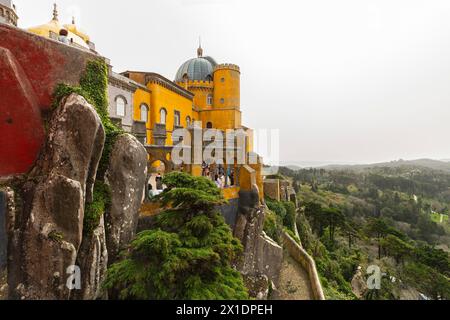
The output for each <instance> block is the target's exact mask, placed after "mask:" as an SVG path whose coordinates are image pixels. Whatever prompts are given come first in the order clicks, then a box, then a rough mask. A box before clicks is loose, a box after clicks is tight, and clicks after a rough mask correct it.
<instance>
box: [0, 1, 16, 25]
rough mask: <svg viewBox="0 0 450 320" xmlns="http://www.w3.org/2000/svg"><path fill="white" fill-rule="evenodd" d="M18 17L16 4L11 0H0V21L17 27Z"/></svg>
mask: <svg viewBox="0 0 450 320" xmlns="http://www.w3.org/2000/svg"><path fill="white" fill-rule="evenodd" d="M18 19H19V17H18V16H17V13H16V6H15V5H14V4H13V3H12V1H11V0H0V23H6V24H10V25H13V26H16V27H17V20H18Z"/></svg>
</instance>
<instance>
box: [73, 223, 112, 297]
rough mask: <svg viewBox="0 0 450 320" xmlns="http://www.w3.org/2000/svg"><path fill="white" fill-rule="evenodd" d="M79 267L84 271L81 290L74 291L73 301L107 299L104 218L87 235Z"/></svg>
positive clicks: (80, 251)
mask: <svg viewBox="0 0 450 320" xmlns="http://www.w3.org/2000/svg"><path fill="white" fill-rule="evenodd" d="M77 266H79V267H80V269H81V270H82V273H81V289H80V290H76V291H74V294H73V296H72V299H76V300H95V299H101V298H105V297H106V296H105V292H103V290H102V287H101V285H102V283H103V280H104V279H105V275H106V270H107V267H108V250H107V248H106V238H105V223H104V217H101V218H100V224H99V225H98V227H97V228H96V229H95V230H94V231H93V232H92V234H90V235H85V236H84V238H83V242H82V244H81V248H80V250H79V252H78V257H77Z"/></svg>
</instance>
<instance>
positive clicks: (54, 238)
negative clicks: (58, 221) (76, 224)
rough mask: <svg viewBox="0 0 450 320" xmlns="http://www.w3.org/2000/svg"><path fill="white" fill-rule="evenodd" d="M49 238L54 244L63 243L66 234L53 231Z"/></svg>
mask: <svg viewBox="0 0 450 320" xmlns="http://www.w3.org/2000/svg"><path fill="white" fill-rule="evenodd" d="M48 238H49V239H50V240H52V241H54V242H57V243H61V242H62V241H63V240H64V234H63V233H61V232H58V231H52V232H50V234H49V235H48Z"/></svg>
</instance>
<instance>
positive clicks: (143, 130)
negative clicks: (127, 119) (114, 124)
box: [131, 121, 147, 145]
mask: <svg viewBox="0 0 450 320" xmlns="http://www.w3.org/2000/svg"><path fill="white" fill-rule="evenodd" d="M131 133H132V134H133V135H134V136H135V137H136V138H137V139H138V140H139V142H140V143H142V144H143V145H145V144H146V143H147V123H146V122H144V121H134V122H133V127H132V129H131Z"/></svg>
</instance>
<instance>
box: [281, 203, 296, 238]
mask: <svg viewBox="0 0 450 320" xmlns="http://www.w3.org/2000/svg"><path fill="white" fill-rule="evenodd" d="M282 205H283V207H284V209H285V210H286V215H285V216H284V219H283V225H284V226H285V227H286V228H288V229H289V230H291V231H294V230H295V220H296V217H297V212H296V208H295V204H294V203H293V202H290V201H283V202H282Z"/></svg>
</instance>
